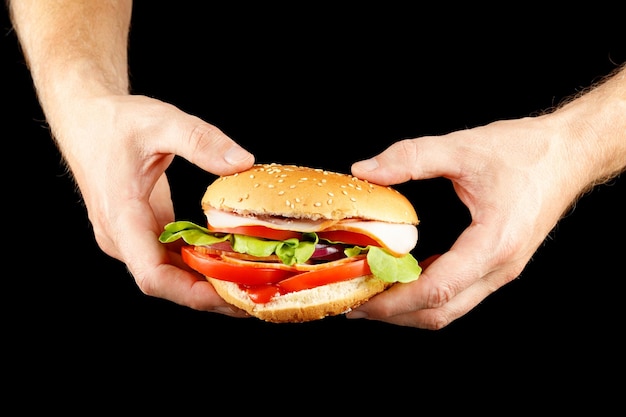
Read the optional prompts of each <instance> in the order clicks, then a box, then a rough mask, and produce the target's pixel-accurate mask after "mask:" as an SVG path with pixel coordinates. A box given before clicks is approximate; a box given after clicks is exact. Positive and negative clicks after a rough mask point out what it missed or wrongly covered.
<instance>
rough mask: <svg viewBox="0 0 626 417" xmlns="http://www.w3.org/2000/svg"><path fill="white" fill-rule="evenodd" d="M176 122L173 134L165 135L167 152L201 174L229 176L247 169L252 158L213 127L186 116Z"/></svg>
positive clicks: (252, 156) (252, 161)
mask: <svg viewBox="0 0 626 417" xmlns="http://www.w3.org/2000/svg"><path fill="white" fill-rule="evenodd" d="M185 116H186V117H183V118H182V119H180V120H179V121H178V123H176V129H177V132H176V133H175V134H173V135H167V136H168V138H170V139H171V138H176V139H175V140H172V141H169V143H168V145H166V146H168V147H169V148H170V149H169V151H170V152H171V153H173V154H176V155H180V156H182V157H183V158H185V159H187V160H188V161H189V162H191V163H193V164H195V165H197V166H199V167H200V168H202V169H204V170H205V171H208V172H211V173H213V174H216V175H229V174H233V173H236V172H239V171H243V170H245V169H248V168H250V167H251V166H252V164H254V155H252V154H251V153H250V152H248V151H247V150H246V149H244V148H242V147H241V146H240V145H239V144H237V143H236V142H235V141H234V140H232V139H231V138H230V137H228V136H227V135H226V134H224V132H222V131H221V130H220V129H219V128H217V127H216V126H213V125H211V124H209V123H206V122H205V121H203V120H202V119H200V118H198V117H195V116H191V115H187V114H185Z"/></svg>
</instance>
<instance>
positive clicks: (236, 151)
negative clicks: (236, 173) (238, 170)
mask: <svg viewBox="0 0 626 417" xmlns="http://www.w3.org/2000/svg"><path fill="white" fill-rule="evenodd" d="M250 156H251V154H250V152H248V151H246V150H245V149H244V148H242V147H241V146H239V145H233V146H231V148H230V149H229V150H227V151H226V153H225V154H224V159H225V160H226V162H228V163H229V164H231V165H237V164H239V163H240V162H242V161H245V160H246V159H248V158H250Z"/></svg>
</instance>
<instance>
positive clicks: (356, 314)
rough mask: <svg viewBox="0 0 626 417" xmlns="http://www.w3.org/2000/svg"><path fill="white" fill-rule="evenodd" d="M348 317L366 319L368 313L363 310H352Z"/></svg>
mask: <svg viewBox="0 0 626 417" xmlns="http://www.w3.org/2000/svg"><path fill="white" fill-rule="evenodd" d="M346 317H347V318H349V319H366V318H367V313H366V312H365V311H361V310H352V311H351V312H349V313H348V314H346Z"/></svg>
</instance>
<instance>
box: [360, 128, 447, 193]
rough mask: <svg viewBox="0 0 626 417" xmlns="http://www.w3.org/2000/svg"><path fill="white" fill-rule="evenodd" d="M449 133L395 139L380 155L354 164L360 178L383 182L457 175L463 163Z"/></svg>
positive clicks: (390, 182)
mask: <svg viewBox="0 0 626 417" xmlns="http://www.w3.org/2000/svg"><path fill="white" fill-rule="evenodd" d="M451 144H452V143H451V138H449V137H447V136H438V137H436V136H425V137H422V138H417V139H405V140H402V141H398V142H395V143H394V144H392V145H391V146H389V147H388V148H387V149H385V150H384V151H383V152H381V153H380V154H378V155H376V156H374V157H372V158H370V159H366V160H363V161H359V162H355V163H354V164H352V174H353V175H354V176H356V177H359V178H362V179H365V180H368V181H371V182H374V183H377V184H383V185H392V184H400V183H403V182H406V181H409V180H417V179H427V178H435V177H454V176H456V175H458V173H457V172H456V171H451V168H450V167H454V169H457V168H458V167H459V164H458V163H457V162H455V161H454V159H455V152H453V150H452V148H451V146H450V145H451Z"/></svg>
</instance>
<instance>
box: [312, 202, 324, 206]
mask: <svg viewBox="0 0 626 417" xmlns="http://www.w3.org/2000/svg"><path fill="white" fill-rule="evenodd" d="M313 205H314V206H315V207H320V206H321V205H322V203H320V202H319V201H318V202H316V203H315V204H313Z"/></svg>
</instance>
